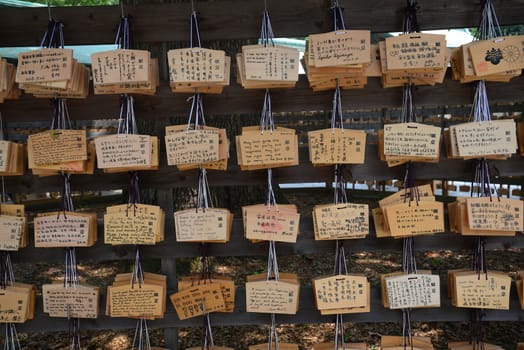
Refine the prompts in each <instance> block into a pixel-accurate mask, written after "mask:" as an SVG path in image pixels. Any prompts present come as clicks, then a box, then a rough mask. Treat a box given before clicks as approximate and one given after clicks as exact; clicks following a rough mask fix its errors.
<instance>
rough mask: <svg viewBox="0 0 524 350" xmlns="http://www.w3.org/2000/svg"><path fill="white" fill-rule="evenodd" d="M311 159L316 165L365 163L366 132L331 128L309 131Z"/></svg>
mask: <svg viewBox="0 0 524 350" xmlns="http://www.w3.org/2000/svg"><path fill="white" fill-rule="evenodd" d="M307 136H308V144H309V160H310V161H311V163H313V165H315V166H323V165H334V164H364V159H365V156H366V132H365V131H364V130H352V129H341V128H330V129H323V130H315V131H308V133H307Z"/></svg>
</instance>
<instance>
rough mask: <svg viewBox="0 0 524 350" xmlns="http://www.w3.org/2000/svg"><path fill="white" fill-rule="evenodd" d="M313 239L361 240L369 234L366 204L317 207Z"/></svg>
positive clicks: (314, 213) (315, 209)
mask: <svg viewBox="0 0 524 350" xmlns="http://www.w3.org/2000/svg"><path fill="white" fill-rule="evenodd" d="M313 216H314V217H315V227H314V229H315V239H318V240H323V239H351V238H362V237H364V236H366V235H368V234H369V207H368V205H367V204H354V203H341V204H326V205H317V206H315V207H314V208H313Z"/></svg>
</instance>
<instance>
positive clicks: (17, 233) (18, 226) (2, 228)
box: [0, 214, 26, 251]
mask: <svg viewBox="0 0 524 350" xmlns="http://www.w3.org/2000/svg"><path fill="white" fill-rule="evenodd" d="M25 225H26V219H25V218H23V217H18V216H13V215H3V214H2V215H0V250H7V251H17V250H18V248H19V247H20V242H21V239H22V234H23V233H24V228H25Z"/></svg>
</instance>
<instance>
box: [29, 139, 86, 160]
mask: <svg viewBox="0 0 524 350" xmlns="http://www.w3.org/2000/svg"><path fill="white" fill-rule="evenodd" d="M27 147H28V157H29V163H34V164H36V165H46V164H57V163H65V162H73V161H79V160H87V142H86V132H85V130H49V131H44V132H40V133H38V134H33V135H29V137H28V138H27Z"/></svg>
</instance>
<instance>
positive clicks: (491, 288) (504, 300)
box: [448, 271, 511, 310]
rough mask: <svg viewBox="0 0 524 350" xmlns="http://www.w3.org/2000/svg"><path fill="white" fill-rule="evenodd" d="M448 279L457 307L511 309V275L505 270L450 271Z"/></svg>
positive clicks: (452, 297)
mask: <svg viewBox="0 0 524 350" xmlns="http://www.w3.org/2000/svg"><path fill="white" fill-rule="evenodd" d="M448 280H449V281H450V283H449V285H448V288H450V295H451V300H452V302H453V305H454V306H456V307H465V308H480V309H495V310H509V297H510V289H511V277H509V276H508V275H507V274H506V273H504V272H498V271H488V272H487V274H485V273H480V275H479V274H478V273H477V272H475V271H448Z"/></svg>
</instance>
